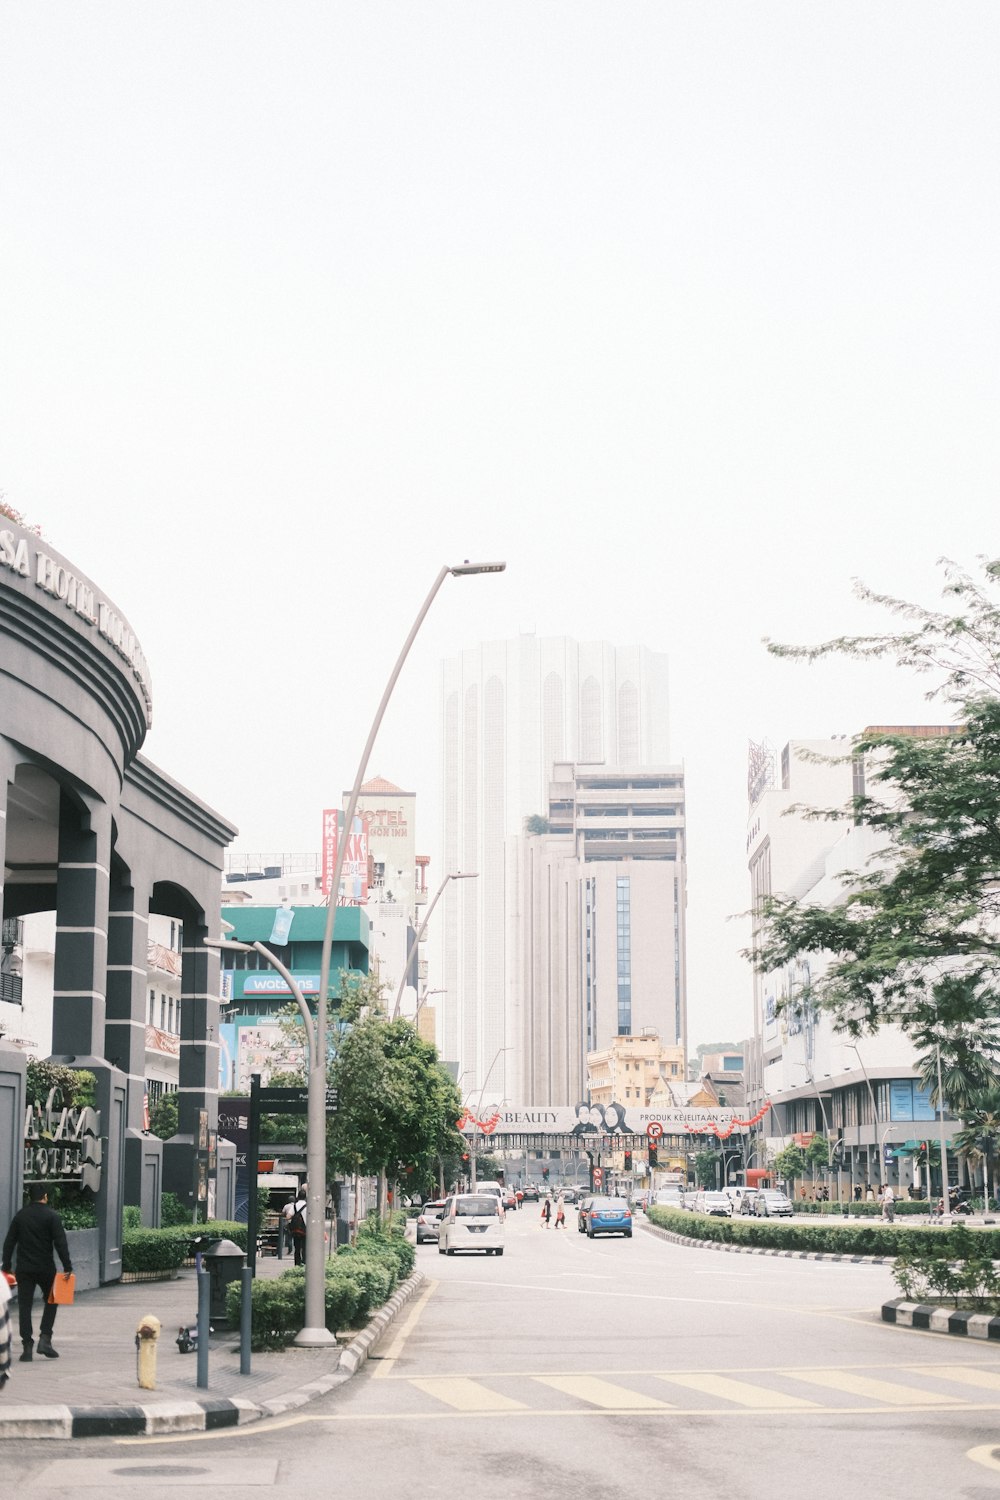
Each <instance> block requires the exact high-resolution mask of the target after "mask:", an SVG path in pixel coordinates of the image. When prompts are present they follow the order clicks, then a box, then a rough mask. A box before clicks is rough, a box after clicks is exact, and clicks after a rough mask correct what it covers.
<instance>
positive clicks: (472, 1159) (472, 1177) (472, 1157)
mask: <svg viewBox="0 0 1000 1500" xmlns="http://www.w3.org/2000/svg"><path fill="white" fill-rule="evenodd" d="M513 1050H514V1049H513V1047H498V1048H497V1051H496V1056H495V1057H494V1058H493V1061H492V1062H491V1063H490V1065H489V1067H488V1068H487V1069H486V1077H485V1078H484V1079H483V1086H482V1088H481V1089H480V1090H479V1102H478V1103H477V1105H476V1128H477V1130H478V1129H479V1117H480V1115H481V1114H482V1112H483V1096H484V1095H485V1093H486V1085H487V1084H488V1083H489V1081H490V1074H491V1073H492V1072H493V1069H494V1068H495V1067H496V1065H497V1063H498V1061H499V1060H500V1058H501V1057H502V1056H503V1054H504V1053H505V1052H513ZM476 1144H477V1141H476V1137H475V1136H473V1137H472V1150H471V1151H470V1152H469V1167H470V1169H471V1170H470V1172H469V1185H470V1188H471V1190H472V1192H475V1190H476Z"/></svg>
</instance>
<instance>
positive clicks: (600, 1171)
mask: <svg viewBox="0 0 1000 1500" xmlns="http://www.w3.org/2000/svg"><path fill="white" fill-rule="evenodd" d="M594 1186H595V1188H599V1187H603V1186H604V1168H603V1167H595V1168H594Z"/></svg>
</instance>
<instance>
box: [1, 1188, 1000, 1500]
mask: <svg viewBox="0 0 1000 1500" xmlns="http://www.w3.org/2000/svg"><path fill="white" fill-rule="evenodd" d="M418 1266H419V1267H420V1268H421V1269H422V1270H423V1272H424V1274H425V1275H426V1277H427V1278H428V1280H427V1284H426V1286H425V1287H424V1288H423V1290H422V1292H421V1293H420V1294H419V1296H418V1297H417V1298H416V1299H415V1300H414V1302H413V1303H411V1304H410V1305H409V1306H408V1307H407V1308H405V1309H404V1311H403V1313H402V1315H401V1318H400V1320H399V1322H398V1323H397V1324H396V1325H395V1326H394V1328H393V1329H391V1330H390V1332H389V1334H388V1336H387V1339H386V1342H385V1343H384V1344H383V1345H382V1346H381V1348H380V1349H379V1351H378V1355H379V1357H378V1358H376V1359H373V1360H372V1361H371V1362H370V1363H369V1364H368V1366H367V1367H366V1368H365V1370H364V1371H363V1372H362V1373H361V1374H360V1375H359V1376H358V1377H357V1378H356V1379H354V1380H353V1381H351V1382H349V1383H348V1384H347V1385H346V1386H344V1387H343V1388H342V1389H341V1390H339V1391H338V1392H336V1393H334V1394H333V1395H331V1396H328V1397H325V1398H323V1399H321V1400H319V1401H316V1402H314V1403H312V1404H311V1405H309V1406H307V1407H305V1408H302V1409H299V1410H297V1411H294V1412H290V1413H289V1414H288V1415H287V1416H286V1417H284V1418H281V1419H277V1420H275V1421H272V1422H269V1423H267V1424H266V1425H253V1426H248V1427H246V1428H244V1429H242V1430H240V1431H236V1432H233V1431H225V1432H220V1433H218V1434H212V1433H207V1434H188V1435H179V1436H177V1437H174V1438H164V1439H162V1440H153V1439H139V1440H123V1441H117V1442H116V1441H111V1440H106V1439H101V1440H92V1441H90V1442H86V1441H80V1442H76V1443H74V1444H73V1446H72V1449H70V1448H69V1447H68V1446H67V1445H62V1444H55V1443H44V1444H43V1443H34V1444H32V1443H11V1444H7V1445H5V1451H4V1455H3V1456H4V1472H5V1478H6V1480H7V1483H8V1485H9V1487H10V1488H11V1489H12V1490H13V1489H14V1487H15V1486H16V1487H17V1488H18V1490H20V1491H23V1492H24V1493H25V1494H26V1495H29V1496H32V1497H34V1496H39V1497H41V1496H45V1495H49V1494H51V1495H55V1494H57V1493H60V1494H65V1493H67V1491H70V1490H74V1491H75V1490H81V1489H82V1490H83V1491H84V1492H87V1491H88V1490H89V1489H91V1488H92V1489H94V1490H95V1491H96V1490H97V1489H103V1490H108V1491H109V1492H114V1491H115V1490H116V1489H119V1488H121V1489H125V1488H127V1487H129V1486H132V1487H134V1486H136V1485H139V1484H141V1487H142V1490H143V1493H144V1495H146V1496H156V1495H158V1494H161V1493H162V1494H174V1493H176V1490H177V1489H178V1488H189V1489H193V1490H194V1491H195V1492H196V1493H198V1494H200V1495H204V1494H207V1493H209V1492H211V1494H212V1495H213V1496H214V1495H218V1496H220V1497H221V1500H228V1497H230V1496H233V1497H235V1495H236V1494H237V1493H241V1494H245V1493H246V1492H247V1491H248V1490H251V1491H255V1490H258V1489H260V1490H263V1491H271V1492H274V1493H278V1494H281V1495H292V1494H300V1495H306V1496H312V1495H315V1496H320V1495H323V1496H327V1495H329V1494H331V1493H338V1494H339V1493H344V1494H346V1493H356V1494H360V1495H363V1496H365V1497H366V1500H382V1497H388V1496H398V1495H400V1494H407V1493H408V1494H411V1495H415V1496H424V1495H431V1494H435V1493H438V1492H439V1491H440V1489H441V1488H442V1487H444V1488H445V1489H446V1490H447V1491H448V1492H449V1493H451V1492H454V1491H460V1492H461V1493H462V1494H463V1495H471V1496H479V1497H482V1500H492V1497H499V1496H508V1495H512V1494H516V1495H518V1496H522V1495H523V1496H530V1497H535V1496H543V1495H545V1496H548V1495H551V1494H573V1495H581V1496H598V1495H600V1496H619V1495H634V1494H635V1493H636V1492H641V1491H642V1490H643V1489H644V1488H649V1489H650V1490H651V1491H652V1492H654V1493H664V1492H668V1493H673V1492H674V1488H675V1486H676V1489H677V1490H680V1489H681V1488H682V1487H683V1490H684V1492H685V1493H692V1494H695V1495H698V1496H705V1497H714V1496H730V1497H744V1496H745V1497H748V1500H749V1497H759V1496H761V1495H763V1494H767V1495H769V1496H772V1497H781V1496H793V1495H795V1496H797V1495H800V1494H801V1493H802V1492H803V1490H806V1491H807V1492H808V1493H809V1495H810V1497H811V1500H827V1497H830V1500H833V1497H837V1500H843V1497H845V1496H854V1495H860V1494H863V1493H866V1492H870V1493H872V1494H874V1495H878V1496H879V1497H897V1496H898V1497H900V1500H902V1497H904V1496H905V1497H916V1500H920V1497H922V1496H928V1497H929V1496H932V1495H933V1496H935V1497H937V1496H940V1495H941V1494H946V1495H948V1496H949V1497H953V1496H981V1495H992V1494H997V1495H1000V1461H997V1460H994V1459H993V1457H992V1444H993V1443H994V1442H996V1443H997V1444H998V1445H1000V1350H994V1349H991V1348H989V1347H986V1346H984V1345H982V1344H979V1343H966V1342H964V1341H960V1340H957V1339H948V1338H944V1337H941V1336H938V1335H931V1334H920V1333H912V1332H909V1331H906V1332H904V1331H902V1330H897V1329H892V1328H889V1327H886V1326H884V1325H882V1324H881V1323H880V1322H879V1321H878V1316H877V1310H878V1308H879V1306H880V1305H881V1303H882V1301H883V1300H884V1299H885V1298H886V1297H889V1296H892V1295H893V1294H894V1288H893V1284H892V1280H891V1276H890V1271H889V1268H888V1267H886V1266H858V1265H849V1264H839V1263H824V1262H815V1261H802V1260H792V1259H784V1258H778V1257H772V1256H753V1257H751V1256H738V1255H727V1254H722V1253H718V1252H713V1251H704V1250H697V1249H689V1248H686V1247H681V1246H675V1245H672V1244H668V1243H665V1242H664V1241H662V1240H660V1239H658V1238H656V1237H655V1236H652V1235H648V1234H646V1233H645V1232H643V1231H642V1230H641V1229H640V1228H638V1227H637V1228H636V1232H635V1235H634V1238H633V1239H631V1240H624V1239H620V1238H609V1239H597V1240H594V1241H589V1240H587V1239H586V1238H585V1237H584V1236H581V1235H579V1234H578V1233H577V1232H576V1227H575V1214H573V1213H572V1212H571V1213H570V1217H569V1223H568V1227H567V1229H566V1231H557V1230H555V1229H551V1228H550V1229H543V1228H542V1227H541V1225H540V1223H539V1219H538V1215H537V1212H536V1211H535V1207H534V1205H532V1206H531V1207H529V1208H525V1209H522V1211H521V1212H520V1213H517V1214H513V1213H512V1214H509V1215H508V1218H507V1242H506V1251H505V1254H504V1256H503V1258H502V1259H500V1258H496V1257H487V1256H471V1255H470V1256H455V1257H444V1256H440V1255H438V1253H437V1250H436V1247H435V1246H434V1245H425V1246H422V1247H421V1248H420V1250H419V1253H418ZM287 1357H288V1358H289V1359H294V1358H296V1355H295V1354H294V1353H293V1352H290V1353H289V1354H288V1356H287Z"/></svg>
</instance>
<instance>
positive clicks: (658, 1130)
mask: <svg viewBox="0 0 1000 1500" xmlns="http://www.w3.org/2000/svg"><path fill="white" fill-rule="evenodd" d="M662 1134H663V1126H662V1124H661V1123H660V1121H659V1120H650V1122H649V1124H648V1125H647V1126H646V1135H647V1136H648V1137H649V1139H650V1140H651V1141H658V1140H659V1139H660V1137H661V1136H662Z"/></svg>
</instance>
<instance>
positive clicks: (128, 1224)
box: [122, 1203, 142, 1229]
mask: <svg viewBox="0 0 1000 1500" xmlns="http://www.w3.org/2000/svg"><path fill="white" fill-rule="evenodd" d="M122 1228H123V1229H141V1228H142V1209H141V1208H140V1207H139V1205H138V1204H137V1203H126V1205H125V1207H124V1208H123V1209H122Z"/></svg>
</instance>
